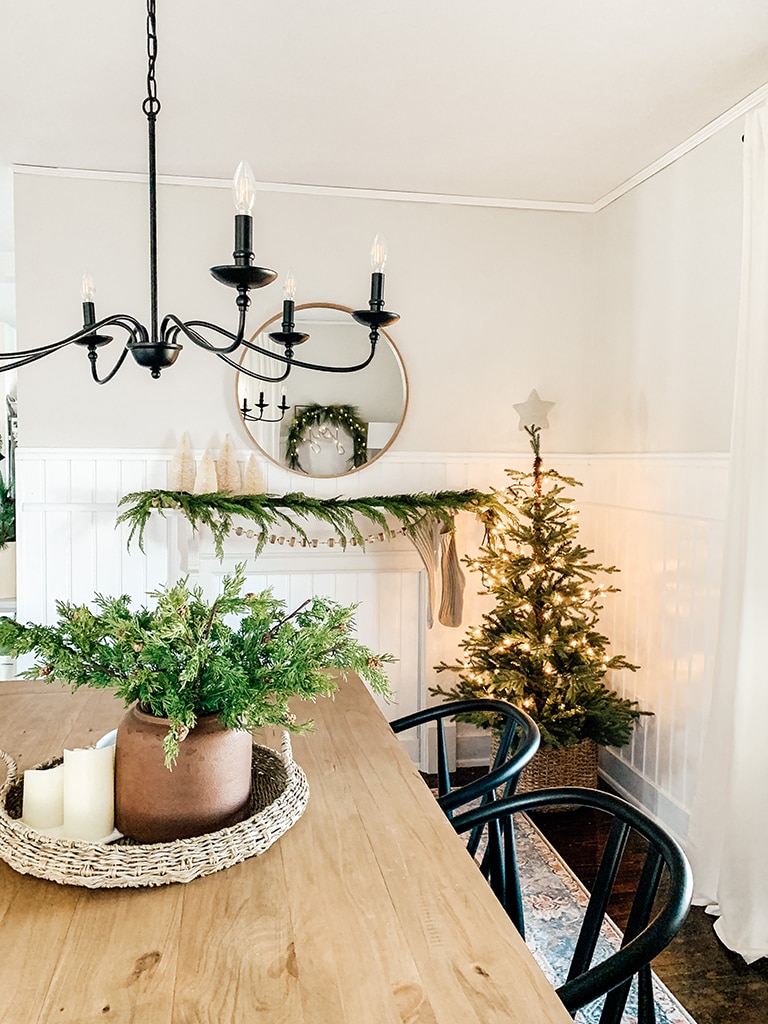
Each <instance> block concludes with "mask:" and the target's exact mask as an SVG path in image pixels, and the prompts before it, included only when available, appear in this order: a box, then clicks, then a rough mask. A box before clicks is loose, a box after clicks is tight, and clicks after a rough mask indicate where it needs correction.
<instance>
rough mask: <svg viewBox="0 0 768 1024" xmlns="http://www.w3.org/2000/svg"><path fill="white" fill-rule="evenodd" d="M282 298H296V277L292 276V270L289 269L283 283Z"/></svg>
mask: <svg viewBox="0 0 768 1024" xmlns="http://www.w3.org/2000/svg"><path fill="white" fill-rule="evenodd" d="M283 298H284V299H290V300H291V301H293V300H294V299H295V298H296V278H295V277H294V273H293V270H292V269H291V270H289V271H288V273H287V274H286V275H285V283H284V284H283Z"/></svg>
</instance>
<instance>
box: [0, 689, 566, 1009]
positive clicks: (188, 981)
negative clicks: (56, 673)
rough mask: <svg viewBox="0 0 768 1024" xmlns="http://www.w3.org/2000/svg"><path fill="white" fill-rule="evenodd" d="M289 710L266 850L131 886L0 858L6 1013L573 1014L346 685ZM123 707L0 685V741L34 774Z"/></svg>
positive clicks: (0, 995)
mask: <svg viewBox="0 0 768 1024" xmlns="http://www.w3.org/2000/svg"><path fill="white" fill-rule="evenodd" d="M296 710H297V711H298V712H299V713H300V714H301V715H302V717H311V718H313V719H314V722H315V727H314V730H313V731H312V732H308V733H306V734H302V735H299V736H296V737H295V738H294V740H293V752H294V757H295V760H296V761H297V763H299V764H300V765H301V766H302V767H303V769H304V771H305V772H306V775H307V778H308V781H309V787H310V798H309V804H308V806H307V809H306V811H305V813H304V815H303V816H302V817H301V818H300V819H299V821H298V822H297V823H296V824H295V825H294V826H293V827H292V828H291V829H290V830H289V831H287V832H286V833H285V834H284V835H283V836H282V837H281V838H280V839H279V840H278V841H277V842H276V843H275V844H274V845H273V846H271V847H270V848H269V849H268V850H267V851H266V852H265V853H263V854H262V855H260V856H257V857H252V858H250V859H248V860H245V861H242V862H241V863H239V864H237V865H235V866H234V867H230V868H228V869H226V870H223V871H220V872H217V873H216V874H213V875H209V876H207V877H201V878H197V879H194V880H193V881H191V882H188V883H186V884H178V883H176V884H171V885H166V886H162V887H159V888H140V889H85V888H82V887H77V886H70V885H59V884H56V883H55V882H51V881H47V880H45V879H41V878H36V877H33V876H30V875H22V874H20V873H17V872H16V871H14V870H13V869H12V868H10V867H9V866H8V865H7V864H6V863H5V862H2V861H0V1021H2V1024H43V1022H45V1024H50V1022H53V1021H56V1022H58V1024H95V1022H96V1021H100V1022H103V1021H113V1022H118V1024H128V1022H131V1024H133V1022H135V1024H139V1022H141V1024H203V1022H205V1024H209V1022H210V1024H253V1022H258V1021H264V1022H267V1021H268V1022H270V1024H283V1022H285V1024H288V1022H290V1024H347V1022H349V1024H353V1022H354V1024H427V1022H429V1024H495V1022H498V1024H502V1022H503V1024H549V1022H552V1024H567V1022H568V1021H570V1017H569V1016H568V1014H567V1013H566V1011H565V1009H564V1007H563V1006H562V1004H561V1003H560V1001H559V1000H558V998H557V996H556V995H555V992H554V989H553V988H552V986H551V985H550V984H549V982H548V981H547V980H546V979H545V977H544V975H543V973H542V972H541V970H540V969H539V967H538V966H537V964H536V963H535V961H534V959H533V956H532V955H531V953H530V952H529V950H528V949H527V948H526V946H525V944H524V942H523V941H522V939H521V938H520V936H519V935H518V933H517V932H516V931H515V929H514V928H513V926H512V924H511V923H510V921H509V920H508V918H507V916H506V914H505V913H504V911H503V910H502V908H501V906H500V905H499V903H498V902H497V901H496V899H495V897H494V896H493V894H492V893H491V891H490V889H489V888H488V885H487V883H486V882H485V880H484V878H483V877H482V875H481V874H480V872H479V870H478V869H477V867H476V865H475V864H474V862H473V861H472V859H471V858H470V856H469V855H468V854H467V852H466V850H465V848H464V844H463V842H462V840H461V839H460V837H459V836H457V835H456V834H455V832H454V831H453V829H452V827H451V825H450V823H449V822H448V820H447V819H446V818H445V816H444V815H443V813H442V812H441V811H440V809H439V808H438V806H437V804H436V803H435V800H434V798H433V796H432V794H431V793H430V791H429V789H428V788H427V786H426V785H425V784H424V782H423V780H422V778H421V776H420V775H419V773H418V772H417V770H416V769H415V768H414V766H413V764H412V763H411V760H410V758H409V757H408V756H407V754H406V753H405V751H404V750H403V749H402V748H401V745H400V743H399V742H398V740H397V738H396V737H395V736H394V734H393V733H392V731H391V729H390V728H389V725H388V724H387V722H386V719H385V717H384V715H383V714H382V713H381V711H380V710H379V708H378V707H377V706H376V704H375V702H374V700H373V698H372V697H371V696H370V694H369V693H368V691H367V689H366V688H365V686H364V685H363V683H362V682H361V681H360V679H359V678H357V677H356V676H352V677H350V678H348V679H347V681H346V682H342V683H341V685H340V687H339V689H338V692H337V694H336V696H335V698H334V699H333V700H330V699H326V700H322V701H319V702H318V703H317V704H316V705H301V706H300V707H298V708H296ZM122 714H123V709H122V706H121V705H120V704H119V703H118V702H117V701H116V700H115V698H114V697H113V696H112V695H111V693H110V692H108V691H97V690H85V689H81V690H79V691H77V692H75V693H71V692H70V691H69V690H68V689H65V688H63V687H61V686H60V685H58V684H55V683H54V684H46V683H44V682H41V681H32V682H30V681H4V682H0V748H2V749H3V750H5V751H6V752H8V753H9V754H10V755H11V756H12V757H13V758H14V760H15V761H16V762H17V765H18V767H19V769H23V768H28V767H32V766H33V765H35V764H38V763H40V762H42V761H45V760H47V759H48V758H50V757H53V756H56V755H57V754H60V753H61V751H62V749H63V748H64V747H71V746H87V745H90V744H92V743H94V742H95V741H96V740H97V739H98V738H99V737H100V736H101V735H102V734H103V733H105V732H107V731H109V730H110V729H112V728H114V727H115V725H116V724H117V722H118V721H119V719H120V717H121V716H122ZM256 736H257V739H258V740H259V742H267V743H269V745H270V746H274V747H276V748H278V747H279V738H280V737H279V735H278V734H276V733H273V732H269V733H264V734H262V733H258V734H256ZM2 771H4V768H3V766H2V764H0V772H2Z"/></svg>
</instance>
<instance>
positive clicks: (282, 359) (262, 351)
mask: <svg viewBox="0 0 768 1024" xmlns="http://www.w3.org/2000/svg"><path fill="white" fill-rule="evenodd" d="M377 340H378V335H377V336H376V337H375V338H374V337H371V339H370V342H371V351H370V354H369V356H368V358H367V359H365V360H363V362H362V363H356V364H355V365H354V366H323V365H321V364H320V363H308V362H305V361H304V360H302V359H296V358H295V356H293V355H291V356H284V355H281V354H280V353H279V352H274V351H272V349H268V348H262V346H261V345H255V344H254V343H253V342H252V341H243V348H247V349H248V350H249V351H251V352H258V353H259V355H262V356H269V357H270V358H271V359H276V360H277V361H278V362H279V363H287V364H288V365H289V366H300V367H301V368H302V370H318V371H320V372H321V373H354V372H355V371H356V370H364V369H365V367H366V366H368V365H369V363H370V362H371V361H372V360H373V357H374V356H375V355H376V341H377ZM232 365H233V366H234V365H235V364H234V363H233V364H232ZM240 369H241V370H243V367H242V366H240ZM243 372H244V373H246V372H247V371H246V370H243Z"/></svg>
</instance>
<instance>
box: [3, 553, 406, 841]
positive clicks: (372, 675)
mask: <svg viewBox="0 0 768 1024" xmlns="http://www.w3.org/2000/svg"><path fill="white" fill-rule="evenodd" d="M244 583H245V572H244V567H243V566H242V565H239V566H237V567H236V569H235V571H234V572H233V573H232V574H231V575H230V576H225V577H224V578H223V581H222V587H221V593H220V595H219V596H218V597H217V598H216V599H215V600H214V601H212V602H208V601H206V600H205V598H204V596H203V593H202V588H200V587H199V586H190V585H189V581H188V579H182V580H180V581H179V582H178V583H175V584H173V585H172V586H168V587H164V588H161V589H160V590H158V591H155V592H153V593H152V594H150V597H154V598H155V599H156V602H155V606H154V607H153V608H147V607H141V608H140V609H139V610H138V611H132V610H131V608H130V604H129V598H128V597H127V596H122V597H104V596H101V595H96V597H95V599H94V602H93V603H94V606H95V608H94V609H92V608H90V607H88V606H85V605H74V604H71V603H68V602H63V601H62V602H58V604H57V613H58V621H57V622H56V623H55V624H54V625H50V626H46V625H35V624H32V623H28V624H26V625H22V624H21V623H19V622H16V621H15V620H13V619H8V618H4V619H0V644H4V645H6V646H7V647H8V648H9V650H10V651H11V653H12V654H13V656H14V657H18V656H20V655H23V654H27V653H30V652H33V653H34V654H35V655H36V656H37V659H38V661H37V664H36V666H35V667H33V668H31V669H29V670H27V671H26V672H25V673H24V675H25V676H27V677H29V678H33V677H37V676H43V677H45V678H49V679H51V680H58V681H62V682H65V683H68V684H69V685H70V686H71V687H72V689H77V688H78V687H81V686H90V687H97V688H111V689H113V690H114V692H115V695H116V696H117V697H118V698H120V699H121V700H122V701H123V702H124V704H125V706H126V707H128V708H129V710H128V712H127V714H126V716H125V717H124V719H123V721H122V722H121V724H120V726H119V728H118V733H117V743H116V751H115V817H116V827H117V828H118V829H119V830H120V831H121V832H123V833H124V834H125V835H129V836H132V837H133V838H136V839H140V840H141V841H143V842H154V841H164V840H167V839H178V838H184V837H186V836H190V835H198V834H201V833H203V832H208V831H212V830H214V829H215V828H221V827H224V826H225V825H228V824H233V823H234V822H235V821H238V820H242V818H243V817H244V816H245V813H246V808H247V804H248V793H249V790H250V781H251V736H250V730H252V729H254V728H259V727H262V726H278V727H280V728H284V729H287V730H291V731H300V730H305V729H308V728H311V725H312V723H311V722H310V721H305V722H299V721H298V720H297V718H296V716H295V714H294V712H293V711H292V710H291V707H290V706H289V701H290V700H291V698H294V697H298V698H301V699H303V700H310V701H314V700H315V699H316V698H317V697H321V696H325V697H329V696H332V695H333V693H334V691H335V689H336V685H337V683H336V678H335V677H334V676H333V675H331V674H330V673H329V671H328V670H329V669H337V670H339V672H340V673H341V675H342V677H343V676H344V675H346V674H347V673H349V672H356V673H358V674H359V675H360V676H361V677H362V678H363V679H365V680H366V682H367V683H368V684H369V686H370V687H371V689H372V690H374V691H375V692H377V693H380V694H384V695H387V694H388V693H389V685H388V682H387V678H386V675H385V673H384V669H383V665H384V664H385V663H387V662H391V661H392V660H393V659H392V657H391V656H390V655H386V654H374V653H373V652H372V651H370V650H369V649H368V648H367V647H365V646H364V645H363V644H360V643H359V642H358V641H357V640H356V639H355V638H354V636H353V634H352V627H353V616H354V611H355V606H354V605H353V606H342V605H339V604H337V603H336V602H334V601H331V600H330V599H326V598H321V597H315V598H313V599H311V600H309V601H307V602H305V604H304V605H302V606H301V607H300V608H298V609H296V610H295V611H293V612H291V613H290V614H288V613H287V611H286V608H285V605H284V604H283V603H282V602H281V601H279V600H278V599H277V598H275V597H274V596H273V595H272V593H271V591H269V590H267V591H264V592H262V593H259V594H245V595H242V590H243V586H244ZM212 734H215V735H217V736H221V737H223V740H222V742H223V743H224V745H225V746H224V749H223V751H222V752H218V748H217V752H215V753H214V752H212V749H211V747H210V743H211V742H213V741H210V740H209V737H210V735H212ZM198 742H202V743H204V744H205V746H204V748H203V749H204V752H203V753H202V754H199V752H198V750H197V743H198ZM217 742H218V741H217ZM203 762H204V763H203ZM213 769H220V770H221V773H222V776H223V779H222V786H223V788H224V789H225V790H226V792H225V793H224V794H223V796H222V806H221V808H220V810H214V811H211V812H210V813H209V812H208V810H207V808H208V806H209V804H211V803H214V804H215V801H216V794H215V793H208V789H210V787H211V785H213V782H212V780H211V779H210V778H208V773H209V770H213ZM200 787H202V791H201V789H200ZM182 803H184V804H185V805H186V804H191V806H190V807H189V811H188V812H186V811H183V810H182V808H181V804H182ZM139 819H141V820H139ZM171 819H172V820H171ZM136 822H138V824H137V823H136ZM169 833H172V834H169Z"/></svg>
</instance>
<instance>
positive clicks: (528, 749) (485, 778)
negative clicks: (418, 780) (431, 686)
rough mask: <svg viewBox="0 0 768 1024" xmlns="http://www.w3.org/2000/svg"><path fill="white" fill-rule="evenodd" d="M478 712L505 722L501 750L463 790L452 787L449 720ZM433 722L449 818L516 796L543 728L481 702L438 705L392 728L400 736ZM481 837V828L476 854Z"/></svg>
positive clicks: (441, 794) (506, 707)
mask: <svg viewBox="0 0 768 1024" xmlns="http://www.w3.org/2000/svg"><path fill="white" fill-rule="evenodd" d="M478 712H482V713H483V714H488V712H492V713H494V714H496V715H498V716H499V720H500V721H503V723H504V724H503V727H502V731H501V733H500V735H499V747H498V750H497V751H496V755H495V757H494V759H493V763H492V764H491V763H490V758H489V769H488V772H487V773H486V774H485V775H482V776H480V778H478V779H474V780H473V781H472V782H467V783H465V784H464V785H462V786H456V787H452V785H451V775H450V770H449V767H448V750H447V747H446V742H445V722H446V719H453V718H456V717H457V716H459V715H461V716H464V715H467V714H472V713H475V714H477V713H478ZM431 722H434V723H435V724H436V726H437V802H438V804H439V805H440V806H441V807H442V809H443V810H444V811H445V813H446V815H447V816H448V817H449V818H453V814H454V811H456V810H457V809H458V808H461V807H466V805H467V804H471V803H473V802H475V801H478V800H479V801H480V804H481V806H485V805H486V804H488V803H491V802H492V801H494V800H496V799H498V798H499V797H506V796H511V795H512V794H513V793H514V792H515V788H516V786H517V781H518V779H519V777H520V772H521V771H522V770H523V768H524V767H525V766H526V765H527V764H528V762H529V761H530V760H531V758H532V757H533V755H534V754H535V753H536V751H537V750H538V747H539V742H540V735H539V728H538V726H537V725H536V723H535V722H534V720H533V719H532V718H531V717H530V715H528V714H526V713H525V711H521V710H520V708H516V707H515V706H514V705H513V704H508V703H507V702H506V701H503V700H486V699H485V698H477V699H475V700H459V701H453V702H451V703H448V704H438V705H437V706H436V707H432V708H425V709H424V710H422V711H416V712H414V713H413V714H412V715H405V716H404V717H403V718H396V719H395V720H394V721H392V722H390V723H389V724H390V725H391V727H392V729H393V730H394V732H396V733H400V732H405V731H406V730H407V729H415V728H417V727H418V726H420V725H427V724H429V723H431ZM481 833H482V829H480V828H478V829H477V830H476V833H474V834H473V835H472V836H470V839H469V841H468V844H467V845H468V848H469V850H470V852H471V853H472V854H474V853H475V851H476V849H477V846H478V843H479V841H480V836H481Z"/></svg>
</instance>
